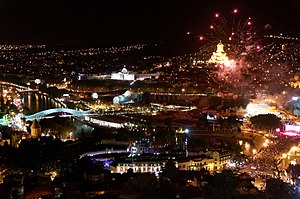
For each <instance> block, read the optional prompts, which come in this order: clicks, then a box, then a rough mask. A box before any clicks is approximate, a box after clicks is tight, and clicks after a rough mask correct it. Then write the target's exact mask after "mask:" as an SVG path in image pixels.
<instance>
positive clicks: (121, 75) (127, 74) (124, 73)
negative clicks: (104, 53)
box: [111, 66, 159, 81]
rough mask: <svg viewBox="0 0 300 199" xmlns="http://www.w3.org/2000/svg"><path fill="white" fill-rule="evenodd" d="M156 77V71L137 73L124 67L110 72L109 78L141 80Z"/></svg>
mask: <svg viewBox="0 0 300 199" xmlns="http://www.w3.org/2000/svg"><path fill="white" fill-rule="evenodd" d="M153 77H154V78H155V79H157V78H158V77H159V74H158V73H149V74H138V73H134V72H132V71H128V70H127V69H126V67H125V66H124V68H123V69H122V70H121V71H120V72H112V73H111V79H113V80H129V81H133V80H141V81H143V80H144V79H151V78H153Z"/></svg>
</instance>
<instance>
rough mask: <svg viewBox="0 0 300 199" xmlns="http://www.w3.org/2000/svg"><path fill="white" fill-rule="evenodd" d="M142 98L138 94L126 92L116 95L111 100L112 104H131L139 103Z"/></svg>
mask: <svg viewBox="0 0 300 199" xmlns="http://www.w3.org/2000/svg"><path fill="white" fill-rule="evenodd" d="M141 99H142V96H141V95H140V94H138V93H133V92H132V91H129V90H127V91H126V92H125V93H123V94H122V95H118V96H116V97H114V98H113V103H114V104H131V103H135V102H139V101H141Z"/></svg>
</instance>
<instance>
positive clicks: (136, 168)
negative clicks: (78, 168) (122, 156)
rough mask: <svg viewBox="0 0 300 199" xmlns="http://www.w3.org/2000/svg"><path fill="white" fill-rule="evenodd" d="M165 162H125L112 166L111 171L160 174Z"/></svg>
mask: <svg viewBox="0 0 300 199" xmlns="http://www.w3.org/2000/svg"><path fill="white" fill-rule="evenodd" d="M164 163H165V162H164V161H137V162H134V161H132V162H131V161H124V162H118V163H115V164H114V165H113V164H112V165H110V167H109V170H110V171H112V172H113V173H126V172H127V171H128V169H132V171H133V173H160V172H162V168H163V165H164Z"/></svg>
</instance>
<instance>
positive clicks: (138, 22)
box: [0, 0, 300, 45]
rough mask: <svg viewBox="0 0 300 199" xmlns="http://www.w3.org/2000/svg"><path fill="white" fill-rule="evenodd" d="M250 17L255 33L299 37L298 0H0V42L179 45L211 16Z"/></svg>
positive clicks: (299, 16)
mask: <svg viewBox="0 0 300 199" xmlns="http://www.w3.org/2000/svg"><path fill="white" fill-rule="evenodd" d="M233 8H239V10H240V13H239V14H240V15H242V16H243V17H249V16H250V17H252V18H253V19H254V21H255V25H256V28H257V29H262V27H263V26H264V25H265V24H270V25H271V26H272V30H273V31H274V32H283V33H292V34H296V35H300V34H298V33H300V1H299V0H284V1H283V0H281V1H275V0H207V1H204V0H182V1H176V0H139V1H135V0H119V1H117V0H82V1H78V0H72V1H71V0H51V1H50V0H0V43H2V44H8V43H41V44H97V45H114V44H117V43H128V44H130V43H142V42H151V41H153V42H157V41H180V40H182V39H183V38H184V37H186V32H187V31H191V32H193V33H195V34H200V33H202V32H205V31H208V28H207V27H208V25H209V24H210V21H211V20H212V16H213V13H214V12H216V11H217V12H220V13H227V14H228V13H230V11H231V10H232V9H233Z"/></svg>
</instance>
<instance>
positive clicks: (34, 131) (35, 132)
mask: <svg viewBox="0 0 300 199" xmlns="http://www.w3.org/2000/svg"><path fill="white" fill-rule="evenodd" d="M30 130H31V137H32V138H38V137H39V136H40V135H41V132H42V127H41V125H40V124H39V123H38V121H37V120H34V121H33V123H32V124H31V126H30Z"/></svg>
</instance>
